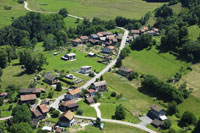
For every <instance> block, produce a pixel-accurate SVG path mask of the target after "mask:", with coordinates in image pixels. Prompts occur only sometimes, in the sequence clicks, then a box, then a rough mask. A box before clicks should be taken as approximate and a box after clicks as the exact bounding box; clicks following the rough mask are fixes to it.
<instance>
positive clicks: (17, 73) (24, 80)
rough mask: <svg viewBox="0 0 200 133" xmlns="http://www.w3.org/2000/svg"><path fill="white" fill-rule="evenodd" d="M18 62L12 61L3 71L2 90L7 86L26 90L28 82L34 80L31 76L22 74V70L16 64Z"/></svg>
mask: <svg viewBox="0 0 200 133" xmlns="http://www.w3.org/2000/svg"><path fill="white" fill-rule="evenodd" d="M17 63H18V60H14V61H12V63H11V64H10V65H9V66H8V67H6V68H5V69H3V75H2V77H1V80H2V86H1V87H2V88H3V89H4V88H6V87H7V86H9V85H16V86H19V87H20V88H27V87H28V86H29V83H30V80H31V79H33V78H34V75H33V74H26V73H23V69H21V68H20V65H18V64H17Z"/></svg>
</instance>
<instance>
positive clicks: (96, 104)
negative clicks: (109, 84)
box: [90, 103, 101, 119]
mask: <svg viewBox="0 0 200 133" xmlns="http://www.w3.org/2000/svg"><path fill="white" fill-rule="evenodd" d="M100 105H101V103H95V104H92V105H90V106H91V107H93V108H94V109H95V110H96V112H97V117H99V118H100V119H101V111H100V110H99V106H100Z"/></svg>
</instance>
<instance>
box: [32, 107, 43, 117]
mask: <svg viewBox="0 0 200 133" xmlns="http://www.w3.org/2000/svg"><path fill="white" fill-rule="evenodd" d="M30 110H31V112H32V113H33V115H34V116H35V117H39V116H42V113H41V112H40V111H39V110H38V109H36V108H34V107H32V108H30Z"/></svg>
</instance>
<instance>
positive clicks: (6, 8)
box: [3, 5, 12, 10]
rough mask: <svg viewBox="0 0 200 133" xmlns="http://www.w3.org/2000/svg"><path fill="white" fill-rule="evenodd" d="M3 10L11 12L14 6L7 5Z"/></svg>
mask: <svg viewBox="0 0 200 133" xmlns="http://www.w3.org/2000/svg"><path fill="white" fill-rule="evenodd" d="M3 8H4V9H5V10H11V9H12V6H8V5H5V6H4V7H3Z"/></svg>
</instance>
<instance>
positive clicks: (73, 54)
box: [66, 53, 76, 56]
mask: <svg viewBox="0 0 200 133" xmlns="http://www.w3.org/2000/svg"><path fill="white" fill-rule="evenodd" d="M66 55H67V56H75V55H76V54H75V53H69V54H66Z"/></svg>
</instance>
